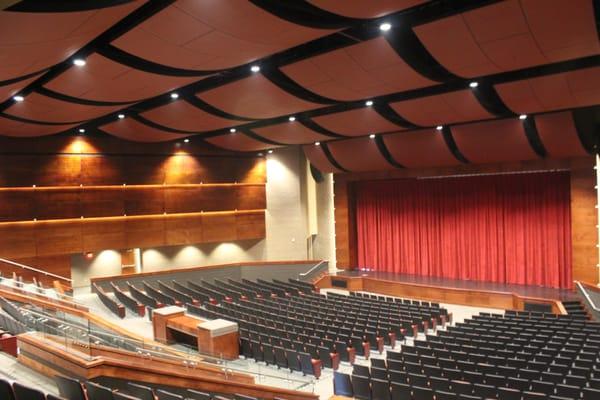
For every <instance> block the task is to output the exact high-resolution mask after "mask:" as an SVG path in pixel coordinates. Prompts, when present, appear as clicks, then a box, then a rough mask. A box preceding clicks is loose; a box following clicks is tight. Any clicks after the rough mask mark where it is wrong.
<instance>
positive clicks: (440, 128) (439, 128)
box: [435, 125, 444, 131]
mask: <svg viewBox="0 0 600 400" xmlns="http://www.w3.org/2000/svg"><path fill="white" fill-rule="evenodd" d="M435 129H437V130H438V131H441V130H442V129H444V127H443V126H442V125H438V126H436V127H435Z"/></svg>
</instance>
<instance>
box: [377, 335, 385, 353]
mask: <svg viewBox="0 0 600 400" xmlns="http://www.w3.org/2000/svg"><path fill="white" fill-rule="evenodd" d="M383 344H384V343H383V337H380V336H379V337H377V351H378V352H379V354H381V353H383Z"/></svg>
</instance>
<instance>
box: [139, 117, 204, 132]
mask: <svg viewBox="0 0 600 400" xmlns="http://www.w3.org/2000/svg"><path fill="white" fill-rule="evenodd" d="M129 118H132V119H134V120H136V121H137V122H139V123H140V124H144V125H147V126H149V127H151V128H155V129H160V130H163V131H165V132H171V133H180V134H183V135H189V134H198V133H200V132H192V131H182V130H180V129H175V128H170V127H168V126H165V125H161V124H157V123H156V122H152V121H150V120H149V119H146V118H144V117H142V116H141V115H139V114H131V115H129Z"/></svg>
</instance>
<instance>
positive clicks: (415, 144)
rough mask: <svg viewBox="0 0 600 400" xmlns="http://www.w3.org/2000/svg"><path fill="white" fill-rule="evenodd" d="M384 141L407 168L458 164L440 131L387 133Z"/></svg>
mask: <svg viewBox="0 0 600 400" xmlns="http://www.w3.org/2000/svg"><path fill="white" fill-rule="evenodd" d="M383 141H384V143H385V145H386V147H387V149H388V150H389V152H390V154H391V155H392V157H393V158H394V160H396V162H398V163H400V164H401V165H403V166H405V167H407V168H427V167H441V166H449V165H458V164H460V162H459V161H458V160H457V159H456V158H455V157H454V156H453V155H452V153H451V152H450V149H449V148H448V146H447V145H446V142H445V141H444V137H443V136H442V133H441V132H440V131H437V130H435V129H423V130H417V131H410V132H400V133H394V134H391V135H385V136H384V137H383Z"/></svg>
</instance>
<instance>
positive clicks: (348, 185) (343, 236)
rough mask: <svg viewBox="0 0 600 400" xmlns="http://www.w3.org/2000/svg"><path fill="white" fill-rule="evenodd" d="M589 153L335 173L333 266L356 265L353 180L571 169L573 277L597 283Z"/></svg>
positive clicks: (596, 252) (591, 169)
mask: <svg viewBox="0 0 600 400" xmlns="http://www.w3.org/2000/svg"><path fill="white" fill-rule="evenodd" d="M593 168H594V160H593V158H592V157H586V158H578V159H570V160H537V161H528V162H518V163H507V164H487V165H462V166H457V167H448V168H430V169H402V170H396V171H385V172H374V173H345V174H336V176H335V184H334V195H335V197H334V202H335V234H336V238H335V239H336V258H337V267H338V268H343V269H354V268H355V267H356V265H357V247H356V228H355V226H354V223H355V218H354V211H355V209H354V199H353V196H352V186H353V182H355V181H360V180H373V179H398V178H411V177H425V176H448V175H460V174H475V173H498V172H524V171H540V170H556V169H568V170H570V171H571V234H572V249H573V256H572V265H573V279H574V280H582V281H586V282H591V283H594V284H596V283H598V281H599V277H598V268H597V267H596V265H597V264H598V250H597V248H596V244H597V243H598V237H597V230H596V224H597V223H598V222H597V218H596V210H595V204H596V193H595V189H594V186H595V184H596V182H595V175H594V169H593Z"/></svg>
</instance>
